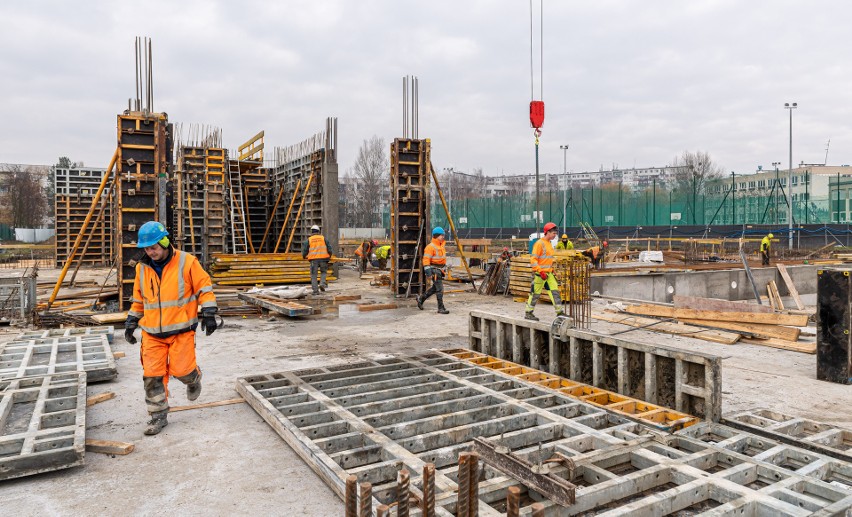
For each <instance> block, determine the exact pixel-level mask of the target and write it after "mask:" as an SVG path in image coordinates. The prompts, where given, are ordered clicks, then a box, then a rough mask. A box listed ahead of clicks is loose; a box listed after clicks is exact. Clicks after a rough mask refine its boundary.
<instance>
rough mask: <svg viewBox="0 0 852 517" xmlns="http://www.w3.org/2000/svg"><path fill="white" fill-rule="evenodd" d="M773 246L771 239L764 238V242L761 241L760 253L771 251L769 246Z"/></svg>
mask: <svg viewBox="0 0 852 517" xmlns="http://www.w3.org/2000/svg"><path fill="white" fill-rule="evenodd" d="M771 245H772V241H770V240H769V237H764V238H763V240H761V241H760V251H769V246H771Z"/></svg>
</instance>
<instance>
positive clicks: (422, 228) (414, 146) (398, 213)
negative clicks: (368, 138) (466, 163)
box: [390, 138, 431, 296]
mask: <svg viewBox="0 0 852 517" xmlns="http://www.w3.org/2000/svg"><path fill="white" fill-rule="evenodd" d="M390 157H391V171H390V186H391V189H390V190H391V240H392V243H393V244H392V247H391V250H392V256H391V260H390V263H391V288H392V289H393V292H394V295H396V296H400V295H401V296H417V295H420V294H422V292H423V291H424V290H425V288H426V286H425V285H424V282H423V270H422V268H421V267H420V264H421V260H422V257H423V249H424V248H425V247H426V245H427V244H428V243H429V240H430V239H431V235H430V230H429V197H430V196H429V194H430V192H429V189H430V186H431V182H430V180H429V167H430V164H429V162H430V142H429V139H425V140H413V139H405V138H396V139H394V141H393V143H392V144H391V152H390Z"/></svg>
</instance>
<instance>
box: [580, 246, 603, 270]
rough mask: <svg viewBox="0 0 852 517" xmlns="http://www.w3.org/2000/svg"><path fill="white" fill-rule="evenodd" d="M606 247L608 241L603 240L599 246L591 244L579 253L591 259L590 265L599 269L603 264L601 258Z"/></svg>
mask: <svg viewBox="0 0 852 517" xmlns="http://www.w3.org/2000/svg"><path fill="white" fill-rule="evenodd" d="M608 248H609V243H608V242H606V241H603V242H602V243H601V245H600V246H592V247H591V248H589V249H585V250H583V251H582V252H581V253H582V254H583V255H585V256H587V257H589V259H591V261H592V266H594V268H595V269H601V268H602V266H603V259H604V256H605V255H606V251H607V249H608Z"/></svg>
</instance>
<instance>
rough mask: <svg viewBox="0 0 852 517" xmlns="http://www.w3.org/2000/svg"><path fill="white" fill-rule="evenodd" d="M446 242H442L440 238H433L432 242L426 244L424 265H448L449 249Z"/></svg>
mask: <svg viewBox="0 0 852 517" xmlns="http://www.w3.org/2000/svg"><path fill="white" fill-rule="evenodd" d="M446 244H447V243H446V242H441V241H440V240H438V239H432V242H430V243H429V244H427V245H426V249H424V250H423V265H424V266H446V265H447V250H446V248H445V246H446Z"/></svg>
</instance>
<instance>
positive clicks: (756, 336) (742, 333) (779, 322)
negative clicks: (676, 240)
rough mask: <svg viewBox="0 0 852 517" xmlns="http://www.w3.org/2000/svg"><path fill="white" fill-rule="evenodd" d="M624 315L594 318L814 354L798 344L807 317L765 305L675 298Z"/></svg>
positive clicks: (640, 306)
mask: <svg viewBox="0 0 852 517" xmlns="http://www.w3.org/2000/svg"><path fill="white" fill-rule="evenodd" d="M624 313H627V314H612V313H603V314H598V315H595V316H593V317H594V318H595V319H599V320H603V321H611V322H615V323H623V324H626V325H630V326H634V327H643V328H645V329H646V330H653V331H659V332H666V333H670V334H679V335H688V336H689V337H695V338H698V339H704V340H707V341H714V342H717V343H725V344H733V343H735V342H737V341H739V342H742V343H748V344H753V345H762V346H768V347H772V348H781V349H784V350H792V351H795V352H803V353H807V354H814V353H816V342H813V341H811V342H805V341H799V337H800V335H801V328H799V327H805V326H807V324H808V315H807V314H791V313H781V312H776V311H774V310H773V309H772V308H771V307H768V306H765V305H756V304H750V303H742V302H731V301H727V300H717V299H713V298H699V297H694V296H675V297H674V305H673V306H668V305H654V304H636V305H628V306H627V307H626V308H625V309H624ZM642 316H652V317H656V318H664V319H663V320H655V319H652V318H646V317H642Z"/></svg>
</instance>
